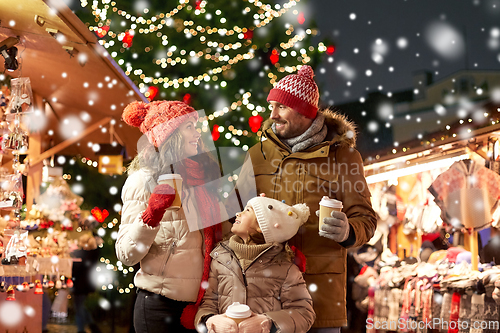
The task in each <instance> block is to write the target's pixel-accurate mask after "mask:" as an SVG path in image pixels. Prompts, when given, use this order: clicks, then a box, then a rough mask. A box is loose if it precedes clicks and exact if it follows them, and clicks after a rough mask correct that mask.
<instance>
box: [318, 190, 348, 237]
mask: <svg viewBox="0 0 500 333" xmlns="http://www.w3.org/2000/svg"><path fill="white" fill-rule="evenodd" d="M342 207H343V205H342V201H338V200H335V199H330V198H329V197H327V196H324V197H323V198H322V199H321V201H320V202H319V223H318V224H319V230H320V231H321V226H322V225H323V219H324V218H325V217H330V216H331V215H330V214H331V213H332V211H334V210H336V211H338V212H340V211H342Z"/></svg>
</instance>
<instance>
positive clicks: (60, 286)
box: [55, 280, 62, 289]
mask: <svg viewBox="0 0 500 333" xmlns="http://www.w3.org/2000/svg"><path fill="white" fill-rule="evenodd" d="M55 286H56V289H61V288H62V282H61V280H57V281H56V284H55Z"/></svg>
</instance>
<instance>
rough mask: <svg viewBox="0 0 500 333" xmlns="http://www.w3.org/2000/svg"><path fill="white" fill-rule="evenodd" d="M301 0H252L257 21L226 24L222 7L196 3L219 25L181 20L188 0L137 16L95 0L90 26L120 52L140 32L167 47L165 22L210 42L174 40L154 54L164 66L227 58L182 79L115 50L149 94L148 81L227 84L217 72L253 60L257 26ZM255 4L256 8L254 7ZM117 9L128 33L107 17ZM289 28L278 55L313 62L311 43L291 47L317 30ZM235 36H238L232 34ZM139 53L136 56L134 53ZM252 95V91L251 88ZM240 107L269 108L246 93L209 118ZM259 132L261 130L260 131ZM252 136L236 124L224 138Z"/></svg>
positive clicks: (83, 2) (286, 70)
mask: <svg viewBox="0 0 500 333" xmlns="http://www.w3.org/2000/svg"><path fill="white" fill-rule="evenodd" d="M299 2H300V0H296V1H293V0H292V1H289V2H286V3H284V4H281V5H280V4H275V5H274V7H273V6H271V5H270V4H265V3H263V2H261V1H256V0H248V6H246V7H245V8H244V9H243V14H244V15H246V14H249V13H250V12H252V10H254V11H255V10H257V12H256V13H254V14H253V17H252V18H253V19H254V22H253V26H251V27H239V26H233V27H230V28H229V27H227V28H226V27H225V26H226V23H227V19H226V18H225V17H224V15H223V14H222V12H221V10H215V12H214V15H212V14H211V13H207V10H206V8H205V7H206V4H207V2H206V1H199V2H197V3H196V8H195V11H194V13H195V15H196V16H198V15H202V14H204V15H205V18H207V19H208V20H212V19H214V20H213V21H214V22H219V23H220V24H221V27H215V26H208V25H200V24H196V23H195V22H194V21H192V20H183V19H177V18H176V15H177V14H179V13H180V12H181V11H182V10H184V9H187V10H192V9H193V6H192V5H190V4H189V1H188V0H179V1H178V4H177V6H176V7H175V8H173V9H171V10H170V11H168V12H163V13H159V14H156V15H151V16H148V17H141V16H135V15H132V14H130V13H128V12H127V11H125V10H123V9H120V8H118V7H117V2H115V1H110V0H101V1H98V0H94V1H92V5H91V9H92V14H93V15H94V17H95V22H96V25H91V26H89V29H90V31H94V32H96V33H97V34H98V35H99V36H108V39H107V40H104V39H101V40H99V42H100V44H101V45H103V46H104V47H105V48H110V47H113V46H115V45H120V44H119V43H122V44H123V46H124V47H123V48H121V50H120V52H122V53H123V52H125V43H124V39H125V38H126V35H127V34H129V35H132V36H134V35H135V34H136V33H138V34H155V36H156V37H157V38H158V39H159V42H160V43H161V44H162V45H164V46H166V45H169V39H168V36H167V34H165V33H164V32H162V31H161V30H162V29H163V28H165V27H169V28H173V29H176V30H177V32H178V33H181V32H182V33H183V34H184V36H185V37H186V38H193V37H196V38H198V39H199V41H200V44H202V45H206V48H205V47H204V49H202V50H198V51H194V50H191V51H189V52H188V51H186V50H184V49H182V48H179V47H177V46H176V45H170V46H169V49H168V52H167V53H166V55H165V56H163V57H160V58H158V59H155V61H154V64H156V65H157V66H159V67H161V68H162V69H165V68H167V67H169V66H170V67H173V66H179V65H187V64H189V63H190V62H194V63H196V62H197V61H199V59H201V58H202V59H205V60H208V61H212V62H214V64H217V63H221V62H223V63H224V64H223V65H220V66H214V67H212V68H210V69H208V70H206V71H205V72H204V73H199V74H198V75H190V76H185V77H180V78H174V79H172V78H169V77H167V76H161V75H160V73H159V72H156V73H155V75H147V73H144V70H143V69H141V68H135V67H134V66H132V64H131V63H125V60H124V59H121V58H120V57H119V53H118V52H116V51H113V52H111V53H110V54H111V56H112V57H113V58H115V59H116V60H117V63H118V64H119V65H120V66H124V69H125V74H126V75H128V76H130V75H135V76H137V77H138V78H139V79H140V81H141V82H140V83H139V84H138V86H139V89H140V91H141V92H142V93H143V94H144V95H145V96H146V97H149V92H148V85H149V84H153V85H158V84H162V85H163V87H164V88H173V89H179V88H181V87H184V88H189V87H190V86H191V85H195V86H200V85H204V86H205V89H209V88H210V85H209V84H210V83H211V84H215V85H216V88H225V87H226V86H227V84H228V83H227V81H226V80H224V78H222V79H221V78H220V77H219V74H223V73H224V72H226V71H228V70H230V69H231V68H232V66H233V65H235V64H236V63H238V62H240V61H249V60H252V59H254V57H255V50H257V48H258V47H257V45H255V44H252V37H251V35H247V34H253V32H254V31H255V29H258V28H262V27H264V26H266V25H268V24H269V23H271V22H272V21H273V20H274V19H275V18H279V17H281V16H282V15H284V14H285V13H287V12H288V11H289V10H293V8H294V7H295V6H296V5H297V4H298V3H299ZM88 5H89V3H88V1H86V0H81V6H82V7H87V6H88ZM252 8H253V9H252ZM111 12H113V13H116V14H118V15H120V16H121V17H122V18H123V19H124V21H122V22H121V27H123V28H124V29H126V27H129V29H128V30H126V31H125V32H120V33H117V32H114V31H112V30H109V29H110V23H111V20H110V19H108V14H109V13H111ZM144 14H149V9H147V8H146V9H144ZM293 14H294V15H298V14H299V11H298V10H296V9H295V10H293ZM285 28H286V31H285V34H286V35H288V36H291V37H290V38H289V39H288V40H287V41H286V42H282V43H280V48H281V51H279V56H281V57H282V58H285V57H288V56H290V57H296V58H297V60H298V61H299V62H301V63H302V64H307V63H309V62H310V61H311V58H310V57H309V55H308V54H307V52H308V51H311V52H312V51H314V50H315V47H313V46H309V47H308V48H307V49H306V48H301V49H300V50H297V51H296V50H290V49H291V48H293V47H294V46H295V45H296V44H297V43H299V42H301V41H302V40H304V38H305V37H306V36H307V35H312V36H315V35H317V33H318V32H317V30H316V29H305V30H302V29H298V30H297V31H296V29H295V28H294V26H293V25H292V24H288V23H287V24H286V25H285ZM215 34H218V35H219V36H221V37H225V36H226V37H229V36H235V37H236V38H237V39H238V40H237V41H232V42H230V43H223V42H219V41H214V40H213V39H212V38H211V36H213V35H215ZM233 38H234V37H233ZM243 48H246V51H243V52H239V53H238V54H236V55H229V54H224V52H232V51H235V50H242V49H243ZM326 49H327V48H326V46H325V45H324V44H323V43H321V42H320V43H318V46H317V50H318V51H319V52H325V51H326ZM144 51H145V52H150V51H151V49H150V47H146V48H145V49H144ZM134 56H135V55H133V57H134ZM274 67H275V70H277V72H278V73H288V74H290V73H294V72H296V71H297V70H298V69H300V66H281V65H280V63H279V62H276V63H275V64H274ZM265 71H267V72H268V73H267V77H268V78H269V82H270V83H271V84H272V85H274V84H276V82H277V81H278V76H277V75H276V74H274V73H273V72H272V71H271V68H269V67H267V66H266V68H265ZM263 74H264V76H265V75H266V73H263ZM247 94H248V97H249V96H250V94H249V93H248V92H247ZM241 107H246V108H247V109H248V110H250V111H251V112H252V115H256V114H257V113H258V112H264V111H266V108H265V107H262V106H256V105H254V104H252V103H250V102H249V101H248V98H245V97H243V98H242V99H240V100H238V101H235V102H232V103H231V105H230V106H227V107H224V108H223V109H220V110H216V111H214V112H213V113H211V114H209V115H207V119H208V120H213V119H215V118H217V117H220V116H221V115H223V114H225V113H227V112H230V111H233V110H236V109H238V108H241ZM202 130H203V131H205V132H206V131H208V130H209V128H208V123H207V122H206V123H204V126H203V127H202ZM219 130H225V128H224V127H219ZM221 134H224V133H223V132H221ZM257 134H259V133H257ZM241 135H244V136H252V135H255V134H254V133H253V132H249V131H246V130H242V129H236V128H234V127H233V129H232V130H230V131H229V132H227V133H226V134H225V135H224V137H228V136H241ZM233 139H234V138H233ZM232 142H233V144H235V145H236V146H237V145H239V140H237V139H234V140H232Z"/></svg>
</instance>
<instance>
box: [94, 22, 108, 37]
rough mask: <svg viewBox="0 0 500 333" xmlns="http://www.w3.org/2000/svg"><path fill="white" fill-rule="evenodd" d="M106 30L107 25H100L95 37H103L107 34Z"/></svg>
mask: <svg viewBox="0 0 500 333" xmlns="http://www.w3.org/2000/svg"><path fill="white" fill-rule="evenodd" d="M108 31H109V25H105V26H104V27H100V28H99V29H97V30H96V31H95V33H96V35H97V37H99V38H103V37H104V36H106V35H107V33H108Z"/></svg>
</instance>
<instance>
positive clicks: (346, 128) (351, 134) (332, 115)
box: [262, 108, 356, 148]
mask: <svg viewBox="0 0 500 333" xmlns="http://www.w3.org/2000/svg"><path fill="white" fill-rule="evenodd" d="M318 113H322V114H323V115H324V116H325V124H326V126H327V127H328V133H327V135H326V140H327V141H335V142H337V143H339V144H341V145H345V146H347V147H352V148H354V147H356V125H355V124H354V123H353V122H352V121H350V120H349V119H347V116H345V115H344V114H342V113H341V112H340V110H338V109H330V108H326V109H322V110H318ZM272 124H273V120H272V119H271V118H269V119H267V120H266V121H264V122H263V124H262V131H263V132H265V131H266V130H268V129H270V128H271V125H272Z"/></svg>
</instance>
